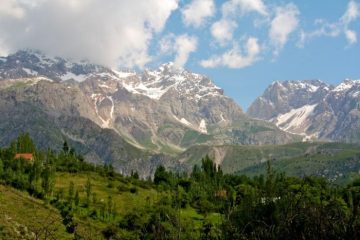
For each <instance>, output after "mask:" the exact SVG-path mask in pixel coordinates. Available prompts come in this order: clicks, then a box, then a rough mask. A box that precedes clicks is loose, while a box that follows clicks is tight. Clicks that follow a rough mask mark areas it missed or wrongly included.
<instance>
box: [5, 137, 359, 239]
mask: <svg viewBox="0 0 360 240" xmlns="http://www.w3.org/2000/svg"><path fill="white" fill-rule="evenodd" d="M19 152H30V153H33V155H34V156H35V157H34V160H33V161H29V160H26V159H21V158H20V159H14V156H15V154H16V153H19ZM0 179H1V183H2V185H3V186H0V190H1V191H0V211H1V214H2V218H1V219H0V236H1V237H5V236H6V238H10V239H11V237H13V238H14V239H18V238H20V239H350V238H353V239H358V238H360V236H359V232H360V213H359V207H360V179H358V180H355V181H353V182H352V183H351V184H349V185H347V186H336V185H333V184H331V183H329V182H328V181H327V180H326V179H324V178H319V177H303V178H298V177H287V176H285V175H284V174H280V173H276V172H275V171H273V169H272V167H271V165H270V164H269V163H268V164H267V169H266V174H265V175H259V176H256V177H254V178H249V177H246V176H236V175H228V174H224V173H223V172H222V170H221V168H220V167H218V166H216V165H215V164H214V163H213V162H212V161H211V159H209V157H205V158H203V159H202V161H201V166H197V165H195V166H194V168H193V170H192V172H191V174H186V173H172V172H170V171H167V170H166V169H165V168H164V167H162V166H159V167H158V168H157V170H156V172H155V175H154V179H153V180H141V179H139V176H138V174H137V173H136V172H133V173H132V174H131V175H130V176H122V175H120V174H117V173H115V171H114V169H113V168H112V167H111V165H110V164H108V165H104V166H94V165H91V164H88V163H85V162H84V160H83V158H82V156H79V155H77V154H76V153H75V151H74V150H73V149H71V147H70V146H68V144H67V143H66V142H65V143H64V145H63V149H62V151H61V152H53V151H51V150H48V151H46V152H43V151H38V150H37V149H36V147H35V146H34V144H33V143H32V140H31V138H30V137H29V135H27V134H23V135H21V136H19V138H18V139H17V140H16V141H14V142H13V143H12V144H11V146H10V147H8V148H4V149H1V151H0ZM14 188H16V189H18V190H20V192H19V191H17V190H14ZM26 192H27V193H28V195H26ZM15 193H16V194H15ZM9 201H10V202H9ZM12 202H18V205H19V206H22V207H19V208H16V207H15V205H14V204H12ZM27 206H28V208H29V209H26V208H27ZM34 206H36V208H35V210H31V211H33V212H32V213H31V214H29V213H30V212H29V211H30V209H33V207H34ZM24 212H27V213H28V214H24ZM37 215H38V216H39V217H34V216H37ZM19 216H21V217H19ZM9 219H12V220H9ZM12 222H13V223H12ZM15 225H16V226H20V227H19V228H21V229H20V230H21V231H20V230H19V229H17V228H16V227H14V226H15ZM53 226H56V228H55V227H53ZM24 229H26V234H25V233H24V231H25V230H24ZM45 233H46V234H45ZM36 234H37V235H36ZM36 236H37V237H36Z"/></svg>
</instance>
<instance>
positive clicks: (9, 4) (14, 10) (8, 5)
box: [0, 0, 25, 19]
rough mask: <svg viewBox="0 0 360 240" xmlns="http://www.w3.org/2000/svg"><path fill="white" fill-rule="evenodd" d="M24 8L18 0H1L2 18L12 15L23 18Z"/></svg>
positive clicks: (0, 14)
mask: <svg viewBox="0 0 360 240" xmlns="http://www.w3.org/2000/svg"><path fill="white" fill-rule="evenodd" d="M24 14H25V13H24V9H23V8H22V7H21V6H20V4H19V3H18V1H17V0H1V1H0V18H1V17H12V18H17V19H21V18H23V17H24Z"/></svg>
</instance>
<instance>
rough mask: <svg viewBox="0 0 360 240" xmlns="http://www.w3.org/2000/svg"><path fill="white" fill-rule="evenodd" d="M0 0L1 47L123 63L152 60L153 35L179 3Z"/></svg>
mask: <svg viewBox="0 0 360 240" xmlns="http://www.w3.org/2000/svg"><path fill="white" fill-rule="evenodd" d="M0 1H1V4H0V6H1V7H0V9H1V10H0V32H1V35H0V42H2V44H3V48H5V49H9V51H16V50H18V49H23V48H34V49H39V50H41V51H44V52H45V53H48V54H52V55H60V56H63V57H70V58H75V59H84V58H85V59H88V60H90V61H93V62H95V63H100V64H105V65H109V66H115V65H117V64H120V65H122V66H125V67H132V66H140V67H141V66H143V65H144V64H146V63H147V62H148V61H150V60H151V56H149V54H148V48H149V45H150V42H151V40H152V39H153V36H154V35H155V34H157V33H159V32H161V31H162V30H163V28H164V26H165V23H166V21H167V19H168V18H169V16H170V14H171V13H172V11H174V10H175V9H177V7H178V0H147V1H143V0H132V1H119V0H107V1H106V3H104V1H101V0H86V1H83V0H32V1H30V0H6V1H5V2H7V3H8V4H7V5H9V6H11V7H9V6H7V7H4V5H3V4H2V3H3V2H4V0H0ZM9 3H11V4H9ZM4 9H5V10H4Z"/></svg>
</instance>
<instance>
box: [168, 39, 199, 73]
mask: <svg viewBox="0 0 360 240" xmlns="http://www.w3.org/2000/svg"><path fill="white" fill-rule="evenodd" d="M196 48H197V38H195V37H192V36H188V35H186V34H184V35H180V36H178V37H177V38H176V40H175V51H176V56H175V60H174V64H175V66H177V67H183V66H184V65H185V63H186V62H187V60H188V58H189V56H190V53H192V52H194V51H195V50H196Z"/></svg>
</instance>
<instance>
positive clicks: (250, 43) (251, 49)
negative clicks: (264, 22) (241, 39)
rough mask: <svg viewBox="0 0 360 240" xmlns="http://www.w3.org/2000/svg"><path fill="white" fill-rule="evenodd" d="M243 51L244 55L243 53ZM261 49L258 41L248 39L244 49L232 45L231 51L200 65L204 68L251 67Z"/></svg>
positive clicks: (203, 61)
mask: <svg viewBox="0 0 360 240" xmlns="http://www.w3.org/2000/svg"><path fill="white" fill-rule="evenodd" d="M244 50H245V54H244V53H243V52H244ZM260 52H261V47H260V45H259V44H258V39H256V38H254V37H250V38H248V39H247V41H246V44H245V46H244V49H243V50H242V49H241V48H240V47H239V46H238V45H234V47H233V48H232V49H230V50H229V51H227V52H225V53H224V54H222V55H216V56H213V57H211V58H210V59H207V60H202V61H201V62H200V65H201V66H203V67H205V68H214V67H218V66H225V67H229V68H244V67H248V66H251V65H252V64H253V63H254V62H256V61H257V60H258V59H259V54H260Z"/></svg>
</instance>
